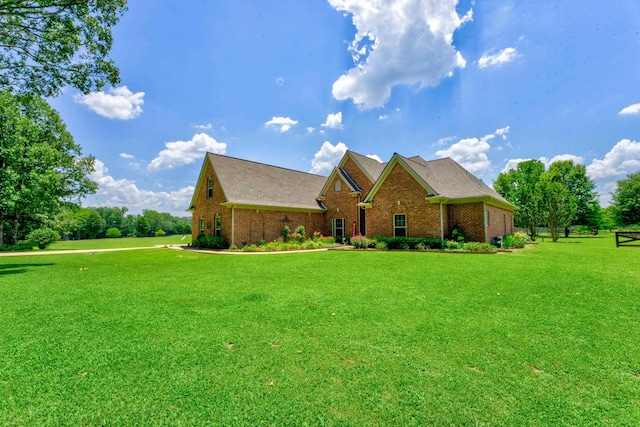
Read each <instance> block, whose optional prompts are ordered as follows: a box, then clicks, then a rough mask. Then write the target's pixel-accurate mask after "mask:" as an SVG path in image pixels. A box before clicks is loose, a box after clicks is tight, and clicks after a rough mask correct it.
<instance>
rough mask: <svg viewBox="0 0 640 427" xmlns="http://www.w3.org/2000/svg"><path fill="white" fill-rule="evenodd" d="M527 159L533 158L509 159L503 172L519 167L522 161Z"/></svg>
mask: <svg viewBox="0 0 640 427" xmlns="http://www.w3.org/2000/svg"><path fill="white" fill-rule="evenodd" d="M527 160H531V159H509V160H508V161H507V164H506V165H504V168H503V169H502V173H507V172H509V171H510V170H511V169H515V168H517V167H518V165H519V164H520V163H522V162H526V161H527Z"/></svg>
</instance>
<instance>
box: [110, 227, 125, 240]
mask: <svg viewBox="0 0 640 427" xmlns="http://www.w3.org/2000/svg"><path fill="white" fill-rule="evenodd" d="M106 236H107V237H108V238H110V239H117V238H119V237H122V233H121V232H120V229H118V228H115V227H111V228H110V229H108V230H107V234H106Z"/></svg>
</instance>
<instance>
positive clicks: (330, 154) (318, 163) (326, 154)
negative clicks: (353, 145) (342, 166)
mask: <svg viewBox="0 0 640 427" xmlns="http://www.w3.org/2000/svg"><path fill="white" fill-rule="evenodd" d="M348 149H349V148H348V147H347V146H346V145H345V144H343V143H342V142H338V143H337V144H336V145H332V144H331V143H330V142H329V141H325V142H324V144H322V147H320V150H319V151H318V152H317V153H316V154H315V156H314V157H313V160H312V161H311V170H310V171H309V172H311V173H316V174H326V173H329V172H331V171H332V170H333V168H334V167H336V166H337V165H338V163H340V159H342V156H344V153H346V152H347V150H348Z"/></svg>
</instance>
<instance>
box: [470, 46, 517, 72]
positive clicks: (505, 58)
mask: <svg viewBox="0 0 640 427" xmlns="http://www.w3.org/2000/svg"><path fill="white" fill-rule="evenodd" d="M518 56H519V55H518V51H517V50H516V48H514V47H508V48H506V49H502V50H501V51H500V52H498V53H495V54H493V55H491V54H489V53H488V52H487V53H485V54H484V55H482V57H481V58H480V59H479V60H478V66H479V67H480V68H487V67H491V66H496V65H503V64H506V63H508V62H511V61H513V60H514V59H516V58H517V57H518Z"/></svg>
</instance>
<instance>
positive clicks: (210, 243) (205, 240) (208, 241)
mask: <svg viewBox="0 0 640 427" xmlns="http://www.w3.org/2000/svg"><path fill="white" fill-rule="evenodd" d="M193 247H195V248H200V249H227V248H228V247H229V242H228V241H227V239H225V238H224V237H222V236H207V235H205V234H203V233H200V234H198V235H197V236H196V238H195V240H194V241H193Z"/></svg>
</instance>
